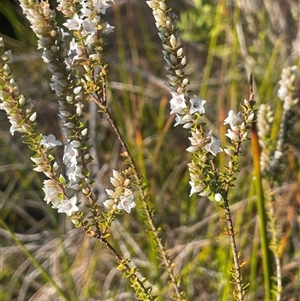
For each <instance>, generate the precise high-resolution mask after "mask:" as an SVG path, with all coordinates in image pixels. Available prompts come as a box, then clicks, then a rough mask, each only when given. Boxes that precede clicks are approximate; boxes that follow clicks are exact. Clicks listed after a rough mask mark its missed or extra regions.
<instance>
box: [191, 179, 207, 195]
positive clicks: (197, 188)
mask: <svg viewBox="0 0 300 301" xmlns="http://www.w3.org/2000/svg"><path fill="white" fill-rule="evenodd" d="M189 184H190V186H191V191H190V195H189V196H192V195H193V194H194V193H199V192H201V191H202V190H203V188H204V187H205V186H204V185H202V184H198V185H195V183H194V182H193V181H189Z"/></svg>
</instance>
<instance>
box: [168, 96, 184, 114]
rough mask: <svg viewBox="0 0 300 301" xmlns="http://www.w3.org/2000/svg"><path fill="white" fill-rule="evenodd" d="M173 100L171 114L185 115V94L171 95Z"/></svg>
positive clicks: (171, 101)
mask: <svg viewBox="0 0 300 301" xmlns="http://www.w3.org/2000/svg"><path fill="white" fill-rule="evenodd" d="M171 94H172V98H171V100H170V106H171V112H170V114H174V113H178V114H183V113H184V110H183V109H185V108H186V107H187V106H186V103H185V98H184V95H183V94H179V95H178V94H177V93H174V92H173V93H171Z"/></svg>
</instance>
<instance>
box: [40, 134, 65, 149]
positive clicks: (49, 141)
mask: <svg viewBox="0 0 300 301" xmlns="http://www.w3.org/2000/svg"><path fill="white" fill-rule="evenodd" d="M41 145H43V146H44V148H45V149H52V148H54V147H55V146H57V145H62V143H61V142H60V141H58V140H56V137H55V136H54V135H53V134H50V135H48V136H43V137H42V139H41Z"/></svg>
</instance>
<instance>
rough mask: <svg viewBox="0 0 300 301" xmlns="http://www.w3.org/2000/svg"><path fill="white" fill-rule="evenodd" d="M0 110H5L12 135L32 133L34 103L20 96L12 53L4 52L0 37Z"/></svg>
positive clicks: (34, 114)
mask: <svg viewBox="0 0 300 301" xmlns="http://www.w3.org/2000/svg"><path fill="white" fill-rule="evenodd" d="M0 55H1V56H0V63H1V64H0V76H1V77H0V100H1V101H2V102H1V103H0V109H1V110H5V111H6V113H7V116H8V119H9V121H10V123H11V127H10V133H11V135H14V133H15V132H20V133H30V132H31V131H32V128H31V125H33V123H34V122H35V119H36V116H37V115H36V112H33V111H32V110H33V108H34V104H35V103H34V101H33V100H31V99H30V98H29V99H26V98H25V97H24V96H23V95H19V86H18V85H17V83H16V82H15V81H14V79H13V78H12V75H11V70H10V63H11V61H12V56H11V51H6V52H5V51H4V43H3V38H2V37H0Z"/></svg>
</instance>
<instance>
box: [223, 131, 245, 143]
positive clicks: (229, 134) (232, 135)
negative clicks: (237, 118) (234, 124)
mask: <svg viewBox="0 0 300 301" xmlns="http://www.w3.org/2000/svg"><path fill="white" fill-rule="evenodd" d="M225 136H227V137H228V138H229V139H230V140H231V141H240V140H241V139H240V136H239V135H238V134H237V133H236V132H235V131H232V130H231V129H228V130H227V133H226V134H225Z"/></svg>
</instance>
